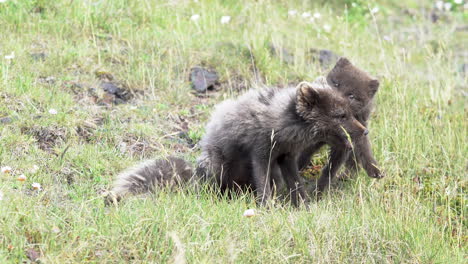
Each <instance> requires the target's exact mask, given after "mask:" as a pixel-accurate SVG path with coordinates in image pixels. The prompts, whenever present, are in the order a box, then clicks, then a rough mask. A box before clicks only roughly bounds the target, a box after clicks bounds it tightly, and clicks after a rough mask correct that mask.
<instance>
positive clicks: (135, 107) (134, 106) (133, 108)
mask: <svg viewBox="0 0 468 264" xmlns="http://www.w3.org/2000/svg"><path fill="white" fill-rule="evenodd" d="M137 109H138V107H137V106H136V105H132V106H130V110H137Z"/></svg>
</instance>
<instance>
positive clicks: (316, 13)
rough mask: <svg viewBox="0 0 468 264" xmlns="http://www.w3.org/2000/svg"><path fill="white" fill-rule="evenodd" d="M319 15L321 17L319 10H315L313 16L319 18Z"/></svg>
mask: <svg viewBox="0 0 468 264" xmlns="http://www.w3.org/2000/svg"><path fill="white" fill-rule="evenodd" d="M321 17H322V15H321V14H320V13H319V12H315V13H314V18H317V19H319V18H321Z"/></svg>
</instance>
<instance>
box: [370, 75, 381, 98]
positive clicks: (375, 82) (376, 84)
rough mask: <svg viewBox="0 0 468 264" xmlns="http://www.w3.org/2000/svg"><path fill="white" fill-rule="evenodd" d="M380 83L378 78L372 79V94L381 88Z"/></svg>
mask: <svg viewBox="0 0 468 264" xmlns="http://www.w3.org/2000/svg"><path fill="white" fill-rule="evenodd" d="M379 85H380V83H379V81H378V80H377V79H373V80H370V82H369V88H370V91H371V95H374V94H375V93H376V92H377V90H379Z"/></svg>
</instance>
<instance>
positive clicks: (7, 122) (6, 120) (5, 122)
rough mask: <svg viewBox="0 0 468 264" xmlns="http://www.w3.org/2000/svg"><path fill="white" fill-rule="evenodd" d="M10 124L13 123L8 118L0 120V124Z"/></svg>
mask: <svg viewBox="0 0 468 264" xmlns="http://www.w3.org/2000/svg"><path fill="white" fill-rule="evenodd" d="M11 122H13V119H11V118H10V117H8V116H6V117H2V118H0V123H1V124H10V123H11Z"/></svg>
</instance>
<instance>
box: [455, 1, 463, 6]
mask: <svg viewBox="0 0 468 264" xmlns="http://www.w3.org/2000/svg"><path fill="white" fill-rule="evenodd" d="M453 2H454V3H455V4H457V5H461V4H463V0H454V1H453Z"/></svg>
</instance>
